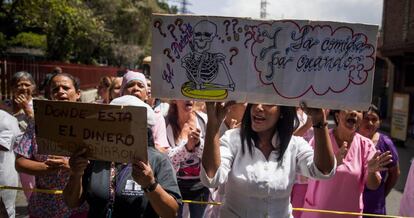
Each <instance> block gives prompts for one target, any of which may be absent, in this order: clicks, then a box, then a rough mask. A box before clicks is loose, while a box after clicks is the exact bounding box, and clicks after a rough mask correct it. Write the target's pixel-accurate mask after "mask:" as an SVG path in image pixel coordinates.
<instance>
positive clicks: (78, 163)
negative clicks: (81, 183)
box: [69, 148, 89, 177]
mask: <svg viewBox="0 0 414 218" xmlns="http://www.w3.org/2000/svg"><path fill="white" fill-rule="evenodd" d="M86 152H87V148H79V149H78V150H77V151H76V152H75V153H74V154H73V155H72V156H71V157H70V159H69V165H70V170H71V175H72V176H79V177H80V176H82V175H83V174H84V172H85V169H86V167H87V166H88V164H89V160H88V159H87V158H86Z"/></svg>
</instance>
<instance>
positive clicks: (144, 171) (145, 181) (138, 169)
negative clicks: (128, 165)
mask: <svg viewBox="0 0 414 218" xmlns="http://www.w3.org/2000/svg"><path fill="white" fill-rule="evenodd" d="M132 178H133V179H134V181H135V182H137V183H138V184H139V185H141V187H148V186H149V185H151V184H153V183H154V182H155V177H154V173H153V172H152V169H151V166H150V165H149V163H148V162H147V163H145V162H143V161H141V160H139V159H137V158H135V159H134V160H133V163H132Z"/></svg>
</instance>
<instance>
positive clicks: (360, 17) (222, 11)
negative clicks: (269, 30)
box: [169, 0, 383, 25]
mask: <svg viewBox="0 0 414 218" xmlns="http://www.w3.org/2000/svg"><path fill="white" fill-rule="evenodd" d="M176 2H179V0H171V1H169V4H170V5H177V4H178V3H176ZM188 2H189V3H190V4H191V5H188V6H187V7H188V8H187V9H188V10H189V11H191V12H192V13H194V14H200V15H216V16H231V17H251V18H260V2H261V1H260V0H188ZM267 2H268V5H267V13H268V15H267V17H266V19H273V20H278V19H300V20H320V21H337V22H348V23H364V24H376V25H381V20H382V3H383V0H267Z"/></svg>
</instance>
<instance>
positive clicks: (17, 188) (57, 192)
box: [0, 185, 63, 195]
mask: <svg viewBox="0 0 414 218" xmlns="http://www.w3.org/2000/svg"><path fill="white" fill-rule="evenodd" d="M2 189H11V190H19V191H32V192H40V193H46V194H54V195H60V194H62V193H63V191H62V190H46V189H39V188H34V189H31V188H22V187H13V186H6V185H0V190H2Z"/></svg>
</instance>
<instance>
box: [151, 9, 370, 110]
mask: <svg viewBox="0 0 414 218" xmlns="http://www.w3.org/2000/svg"><path fill="white" fill-rule="evenodd" d="M152 27H153V28H152V37H153V41H152V63H151V77H152V83H153V86H152V94H153V96H155V97H159V98H169V99H200V100H205V101H229V100H235V101H239V102H252V103H267V104H280V105H289V106H298V105H299V102H300V101H305V102H307V104H308V105H309V106H311V107H324V108H331V109H349V108H352V109H360V110H362V109H367V108H368V107H369V105H370V103H371V98H372V86H373V78H374V77H373V76H374V75H373V74H374V65H375V51H376V42H377V40H376V36H377V32H378V26H373V25H364V24H349V23H336V22H320V21H304V20H275V21H272V20H253V19H248V18H232V17H211V16H192V15H160V14H154V15H153V21H152Z"/></svg>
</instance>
